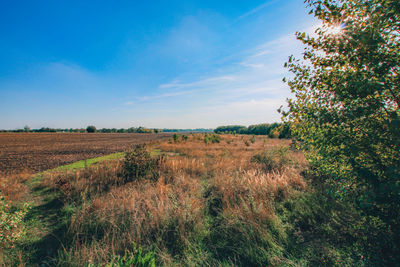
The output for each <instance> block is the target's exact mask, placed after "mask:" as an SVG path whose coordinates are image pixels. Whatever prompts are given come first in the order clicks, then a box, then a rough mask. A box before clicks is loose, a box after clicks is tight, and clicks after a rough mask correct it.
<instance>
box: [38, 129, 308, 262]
mask: <svg viewBox="0 0 400 267" xmlns="http://www.w3.org/2000/svg"><path fill="white" fill-rule="evenodd" d="M206 138H208V137H206ZM252 139H253V141H254V142H253V141H252V144H251V146H250V147H245V145H244V144H243V142H242V140H241V139H240V138H239V137H235V136H231V135H223V136H218V140H220V142H204V137H202V136H199V135H191V136H190V137H188V140H186V141H185V142H163V143H160V144H157V149H160V150H161V151H162V152H163V154H164V158H163V161H162V163H160V164H152V165H151V168H152V170H151V172H156V173H157V180H155V179H126V175H124V173H125V174H126V172H127V171H128V172H131V173H132V172H134V174H135V177H136V176H143V177H146V176H148V173H147V172H148V170H147V169H146V168H145V170H144V172H143V173H140V171H139V173H138V172H137V170H138V169H134V170H132V169H130V167H127V166H128V165H127V162H128V160H130V161H131V162H132V156H134V155H133V154H135V153H136V154H141V159H147V160H150V159H149V158H148V155H149V154H147V155H146V154H145V152H144V151H141V152H140V153H139V152H138V151H136V152H135V151H133V152H130V154H129V153H128V154H127V157H126V158H125V159H124V160H120V161H114V162H106V163H102V164H98V165H96V166H92V167H89V168H85V169H81V170H73V171H62V172H58V173H51V174H46V177H45V179H44V180H43V185H44V186H46V187H50V188H53V189H54V190H58V191H59V192H61V195H62V198H63V201H64V202H65V205H71V206H73V207H76V211H75V212H74V214H73V216H72V218H71V220H70V222H69V226H68V235H69V236H70V239H71V240H72V241H71V242H70V244H69V245H68V246H67V245H65V250H64V251H62V252H60V253H61V255H60V257H59V264H63V263H66V262H69V263H71V264H74V265H83V264H85V263H92V264H104V263H106V262H111V261H113V259H115V257H116V256H117V255H124V253H126V251H133V250H134V248H133V247H132V244H138V245H139V246H141V247H142V248H143V249H144V251H145V252H155V253H156V261H157V264H159V265H182V264H183V265H193V264H194V265H223V264H239V265H240V264H247V265H254V266H256V265H259V264H267V263H274V262H276V263H277V262H282V261H284V258H285V257H284V256H283V254H282V247H280V245H278V244H279V242H278V241H277V240H284V239H285V231H284V228H283V227H282V226H280V222H279V220H278V219H277V217H276V215H275V211H274V203H275V201H282V200H283V199H288V198H290V197H291V195H292V193H293V192H297V191H301V190H304V189H305V188H306V183H305V182H304V180H303V178H302V177H301V175H300V171H301V169H302V167H299V166H300V165H301V164H302V165H301V166H303V167H304V165H305V163H304V162H302V161H301V159H300V160H299V159H298V158H299V157H298V156H297V155H295V154H293V153H292V154H287V155H285V157H291V156H292V157H293V159H294V158H296V161H297V162H300V163H301V164H300V165H297V166H294V165H291V161H285V162H281V164H282V166H280V167H279V168H275V167H273V168H271V169H270V170H269V171H268V172H266V171H264V170H263V168H260V166H259V165H258V164H255V163H254V161H252V160H251V159H252V157H254V155H257V154H260V153H264V152H263V151H265V150H266V149H267V151H268V150H270V149H273V148H274V147H281V146H288V145H289V143H290V141H279V140H273V141H271V142H269V143H268V145H267V147H265V142H264V138H262V137H252ZM153 148H154V147H150V148H148V150H151V149H153ZM132 153H133V154H132ZM288 153H289V152H288ZM133 161H134V162H135V160H133ZM139 165H141V166H144V165H143V164H139ZM139 165H138V166H139ZM145 165H146V164H145ZM283 165H284V167H285V168H283ZM130 166H132V165H130ZM135 166H136V165H135ZM138 166H136V167H138ZM146 166H147V165H146ZM136 167H135V168H136ZM281 167H282V168H281ZM269 248H271V249H272V250H270V249H269ZM277 255H280V256H279V257H278V258H279V259H278V258H277Z"/></svg>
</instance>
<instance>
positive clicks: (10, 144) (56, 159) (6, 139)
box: [0, 133, 171, 174]
mask: <svg viewBox="0 0 400 267" xmlns="http://www.w3.org/2000/svg"><path fill="white" fill-rule="evenodd" d="M169 136H171V134H170V133H159V134H144V133H140V134H135V133H129V134H120V133H118V134H109V133H107V134H104V133H90V134H88V133H0V174H15V173H20V172H29V173H33V172H40V171H44V170H47V169H51V168H54V167H57V166H60V165H65V164H68V163H72V162H76V161H79V160H84V159H89V158H94V157H99V156H104V155H108V154H111V153H115V152H121V151H124V150H126V149H127V148H129V147H131V146H133V145H136V144H141V143H148V142H152V141H157V140H161V139H165V138H167V137H169Z"/></svg>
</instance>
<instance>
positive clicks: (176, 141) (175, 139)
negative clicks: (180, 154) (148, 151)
mask: <svg viewBox="0 0 400 267" xmlns="http://www.w3.org/2000/svg"><path fill="white" fill-rule="evenodd" d="M172 139H173V140H174V142H175V143H178V142H179V135H178V134H176V133H175V134H174V135H173V136H172Z"/></svg>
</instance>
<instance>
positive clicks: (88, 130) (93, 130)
mask: <svg viewBox="0 0 400 267" xmlns="http://www.w3.org/2000/svg"><path fill="white" fill-rule="evenodd" d="M86 131H87V132H88V133H95V132H96V131H97V129H96V126H93V125H90V126H88V127H87V128H86Z"/></svg>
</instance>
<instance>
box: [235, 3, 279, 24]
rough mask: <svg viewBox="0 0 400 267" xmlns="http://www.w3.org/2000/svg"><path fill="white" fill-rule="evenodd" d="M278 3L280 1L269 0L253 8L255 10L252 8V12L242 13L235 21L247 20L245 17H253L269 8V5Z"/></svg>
mask: <svg viewBox="0 0 400 267" xmlns="http://www.w3.org/2000/svg"><path fill="white" fill-rule="evenodd" d="M279 1H281V0H270V1H267V2H265V3H264V4H261V5H259V6H257V7H255V8H253V9H252V10H250V11H248V12H246V13H244V14H243V15H241V16H239V17H238V18H237V19H236V21H239V20H242V19H244V18H247V17H249V16H251V15H254V14H256V13H258V12H259V11H261V10H263V9H264V8H266V7H268V6H270V5H273V4H275V3H277V2H279Z"/></svg>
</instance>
